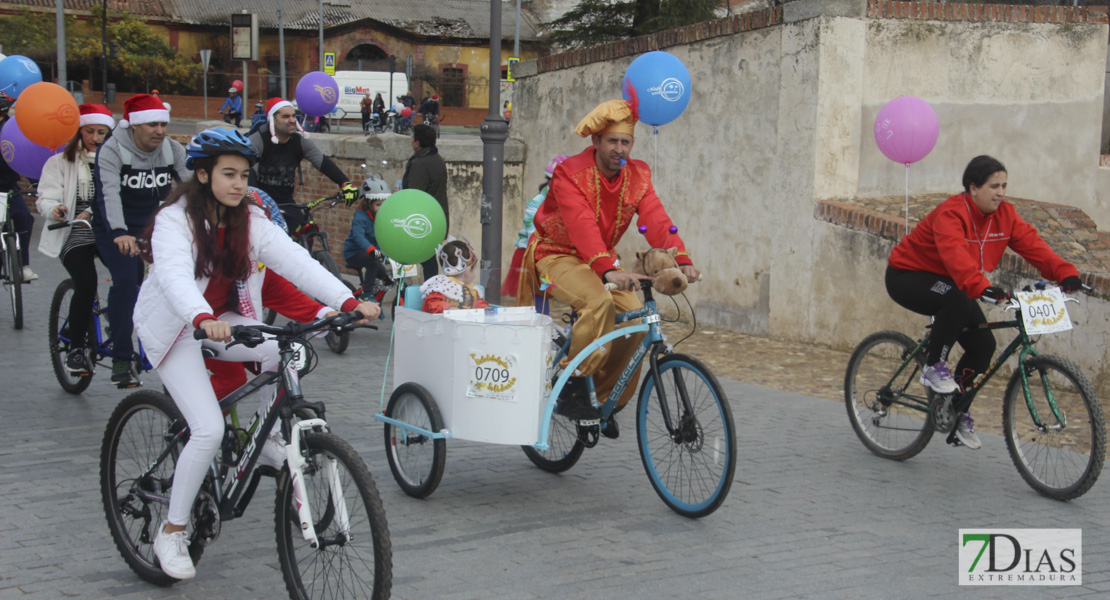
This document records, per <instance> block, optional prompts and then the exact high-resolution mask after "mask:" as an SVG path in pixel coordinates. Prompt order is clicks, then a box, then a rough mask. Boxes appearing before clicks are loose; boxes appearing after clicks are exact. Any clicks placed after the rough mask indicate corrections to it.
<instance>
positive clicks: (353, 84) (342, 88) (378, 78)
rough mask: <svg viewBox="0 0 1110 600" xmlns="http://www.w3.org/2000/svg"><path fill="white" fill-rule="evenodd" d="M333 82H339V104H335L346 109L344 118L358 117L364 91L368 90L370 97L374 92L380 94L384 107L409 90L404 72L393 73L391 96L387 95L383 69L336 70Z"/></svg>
mask: <svg viewBox="0 0 1110 600" xmlns="http://www.w3.org/2000/svg"><path fill="white" fill-rule="evenodd" d="M335 82H336V83H338V84H339V104H337V105H336V106H337V107H338V108H341V109H343V110H345V111H347V114H346V116H345V117H344V118H347V119H358V118H359V115H360V114H361V112H362V109H361V107H360V105H361V103H362V99H363V98H365V97H366V92H370V99H371V100H373V99H374V96H375V94H379V93H380V94H381V95H382V100H383V101H385V105H386V107H389V106H392V105H393V103H394V102H395V101H396V100H395V99H396V98H397V96H404V95H405V93H407V92H408V91H409V80H408V78H407V77H405V73H404V72H403V71H402V72H400V73H394V74H393V96H392V97H390V95H389V73H388V72H384V71H336V72H335Z"/></svg>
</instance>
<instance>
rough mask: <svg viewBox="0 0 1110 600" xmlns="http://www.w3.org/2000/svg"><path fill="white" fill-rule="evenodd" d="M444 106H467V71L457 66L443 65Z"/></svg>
mask: <svg viewBox="0 0 1110 600" xmlns="http://www.w3.org/2000/svg"><path fill="white" fill-rule="evenodd" d="M442 75H443V79H442V84H441V85H440V90H442V93H441V96H442V98H441V99H440V100H441V105H442V106H466V72H465V71H464V70H463V69H460V68H455V67H443V73H442Z"/></svg>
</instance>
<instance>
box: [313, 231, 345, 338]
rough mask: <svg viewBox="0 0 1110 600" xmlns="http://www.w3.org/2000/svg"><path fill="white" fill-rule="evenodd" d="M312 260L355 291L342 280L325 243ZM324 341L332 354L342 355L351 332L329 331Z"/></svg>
mask: <svg viewBox="0 0 1110 600" xmlns="http://www.w3.org/2000/svg"><path fill="white" fill-rule="evenodd" d="M312 258H315V259H316V262H318V263H320V264H322V265H324V268H325V269H327V270H328V272H330V273H331V274H332V275H335V278H336V279H338V280H340V281H342V282H343V285H345V286H347V288H348V289H350V290H351V291H352V292H353V291H355V286H353V285H351V283H350V282H349V281H347V280H346V279H343V276H342V275H341V274H340V272H339V265H336V264H335V259H334V258H332V256H331V252H328V250H327V244H326V243H325V244H324V248H321V249H320V250H313V252H312ZM324 341H326V342H327V343H328V348H329V349H331V351H332V352H334V353H336V354H343V353H344V352H346V351H347V346H348V345H349V344H350V343H351V332H349V331H344V332H343V333H338V334H337V333H334V332H332V331H329V332H328V333H327V334H325V335H324Z"/></svg>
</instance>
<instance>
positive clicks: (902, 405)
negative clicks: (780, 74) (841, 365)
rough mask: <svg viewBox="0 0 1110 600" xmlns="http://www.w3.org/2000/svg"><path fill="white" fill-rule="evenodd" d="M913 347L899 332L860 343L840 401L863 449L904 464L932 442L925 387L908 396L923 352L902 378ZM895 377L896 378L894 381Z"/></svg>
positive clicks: (883, 334) (916, 375) (932, 429)
mask: <svg viewBox="0 0 1110 600" xmlns="http://www.w3.org/2000/svg"><path fill="white" fill-rule="evenodd" d="M916 347H917V344H916V343H914V341H913V340H912V339H910V337H909V336H907V335H905V334H902V333H898V332H897V331H880V332H878V333H873V334H871V335H869V336H867V337H866V338H864V339H863V341H862V342H860V343H859V345H858V346H856V349H855V351H854V352H853V353H852V357H851V358H850V359H849V360H848V370H847V372H845V374H844V402H845V404H846V406H847V409H848V420H849V421H850V422H851V423H852V429H854V430H855V432H856V435H857V436H859V439H860V441H861V442H863V445H864V446H867V449H868V450H870V451H871V452H873V453H875V454H876V455H877V456H881V457H883V458H889V459H891V460H906V459H907V458H911V457H913V456H916V455H917V454H918V453H919V452H921V451H922V450H924V449H925V446H927V445H928V444H929V440H931V439H932V438H933V431H934V428H933V424H932V422H931V421H930V419H929V413H928V410H927V407H928V400H927V398H926V397H925V391H924V388H922V389H921V390H920V392H918V391H917V390H914V391H915V392H918V393H919V394H920V395H915V394H911V393H910V391H909V390H911V389H913V388H912V386H914V385H916V384H917V379H918V376H919V375H920V373H921V368H922V367H923V366H924V364H925V356H924V353H920V352H919V353H918V354H917V356H916V357H914V361H913V362H912V363H910V364H909V365H907V366H906V367H905V368H904V369H902V371H901V372H900V373H898V369H899V368H900V367H902V363H903V362H905V360H906V358H908V357H909V355H910V353H911V352H913V350H914V348H916ZM895 373H898V377H897V378H895Z"/></svg>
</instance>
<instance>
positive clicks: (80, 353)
mask: <svg viewBox="0 0 1110 600" xmlns="http://www.w3.org/2000/svg"><path fill="white" fill-rule="evenodd" d="M66 371H69V373H70V375H88V374H89V357H88V354H87V353H86V352H85V349H84V348H75V349H73V350H70V351H69V354H68V355H67V356H66Z"/></svg>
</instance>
